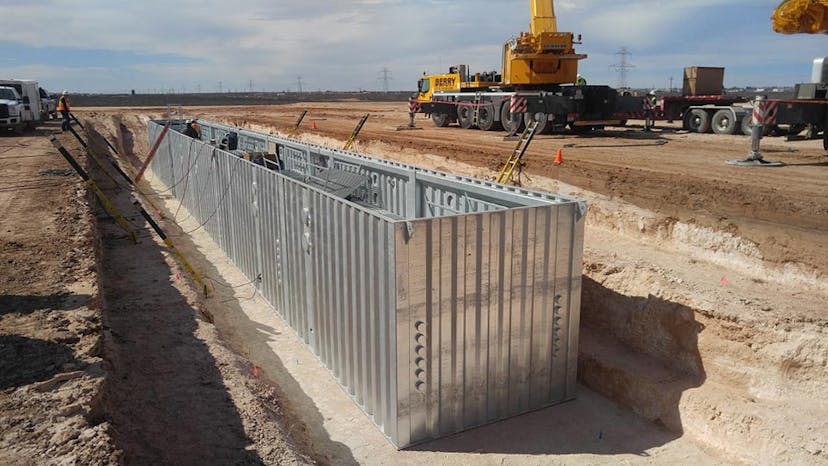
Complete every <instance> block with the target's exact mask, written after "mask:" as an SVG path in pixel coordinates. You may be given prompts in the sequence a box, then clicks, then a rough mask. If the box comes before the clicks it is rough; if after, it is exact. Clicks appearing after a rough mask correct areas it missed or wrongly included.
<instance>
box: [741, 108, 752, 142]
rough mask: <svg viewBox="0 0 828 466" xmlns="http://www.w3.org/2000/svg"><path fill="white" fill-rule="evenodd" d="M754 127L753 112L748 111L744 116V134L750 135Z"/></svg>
mask: <svg viewBox="0 0 828 466" xmlns="http://www.w3.org/2000/svg"><path fill="white" fill-rule="evenodd" d="M751 128H753V114H751V113H748V114H747V115H745V116H744V117H742V134H744V135H745V136H750V133H751V132H752V129H751Z"/></svg>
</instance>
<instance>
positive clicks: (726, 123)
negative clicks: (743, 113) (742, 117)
mask: <svg viewBox="0 0 828 466" xmlns="http://www.w3.org/2000/svg"><path fill="white" fill-rule="evenodd" d="M711 125H712V126H713V132H714V133H716V134H733V133H734V132H735V131H736V118H735V117H734V115H733V112H731V111H730V110H719V111H718V112H716V113H714V114H713V120H712V121H711Z"/></svg>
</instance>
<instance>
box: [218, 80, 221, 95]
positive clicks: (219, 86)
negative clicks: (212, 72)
mask: <svg viewBox="0 0 828 466" xmlns="http://www.w3.org/2000/svg"><path fill="white" fill-rule="evenodd" d="M218 91H219V94H221V81H219V85H218Z"/></svg>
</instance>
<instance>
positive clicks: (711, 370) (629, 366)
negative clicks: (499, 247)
mask: <svg viewBox="0 0 828 466" xmlns="http://www.w3.org/2000/svg"><path fill="white" fill-rule="evenodd" d="M401 107H402V106H399V105H391V104H377V103H337V104H311V105H306V106H300V105H291V106H281V107H257V108H255V109H251V108H245V107H223V108H208V107H205V108H195V109H188V112H189V113H190V114H198V115H200V116H205V117H206V116H209V117H211V118H214V119H219V120H223V121H226V122H232V123H237V124H240V125H243V126H247V127H251V128H253V129H263V130H266V131H274V132H277V131H285V130H287V129H288V128H289V127H290V125H291V124H292V122H293V121H294V120H295V118H296V116H297V114H298V113H299V111H300V109H301V108H309V109H310V111H311V113H310V115H309V119H308V120H307V121H306V125H310V122H311V121H315V122H316V124H317V127H318V129H317V130H316V131H303V132H302V133H301V134H300V137H301V138H303V139H306V140H309V141H313V142H321V143H326V144H328V145H332V146H340V145H341V144H342V141H344V140H345V139H346V138H347V135H348V134H349V133H350V130H351V129H352V127H353V125H354V124H355V123H356V119H357V118H358V117H359V115H360V114H361V113H364V112H368V113H371V114H372V118H371V119H370V120H369V123H368V124H367V125H366V127H365V129H364V130H363V133H362V136H361V137H360V140H359V142H358V146H357V147H358V149H359V150H360V151H362V152H365V153H368V154H371V155H375V156H380V157H386V158H392V159H395V160H401V161H404V162H409V163H416V164H418V165H423V166H428V167H431V168H437V169H441V170H447V171H452V172H457V173H464V174H470V175H473V176H478V177H491V176H493V174H494V171H495V170H496V169H497V168H498V164H499V162H500V161H501V160H502V159H503V158H504V157H505V155H507V154H508V153H509V152H510V151H511V149H512V147H513V144H514V143H513V142H504V141H502V138H501V135H500V134H495V133H481V132H476V131H462V130H460V129H457V128H443V129H437V128H433V127H432V126H431V124H430V122H422V121H420V122H419V124H420V125H421V126H423V127H424V129H422V130H419V131H405V132H397V131H395V127H396V126H397V125H402V124H404V123H405V121H406V114H405V113H404V110H403V109H402V108H401ZM84 115H85V116H86V117H88V118H91V119H93V120H94V121H95V122H96V125H99V126H100V128H101V130H102V132H103V133H104V134H106V135H108V136H111V137H112V138H113V139H117V140H118V147H119V149H120V151H121V152H122V153H123V154H124V155H125V156H126V158H134V157H132V156H131V155H132V154H135V155H137V156H142V154H146V151H147V147H146V146H147V143H146V140H145V134H144V133H143V132H142V131H144V128H145V116H146V115H160V111H159V110H157V109H130V110H123V109H121V110H103V109H89V110H87V111H86V112H84ZM121 123H123V124H121ZM763 147H765V151H766V157H767V158H773V159H780V160H783V161H785V162H787V163H789V166H788V167H785V168H782V169H774V170H771V169H746V168H734V167H729V166H725V165H724V164H723V161H724V160H726V159H733V158H741V157H743V156H744V155H745V153H746V151H747V139H746V138H743V137H736V136H727V137H725V136H715V135H695V134H682V133H681V132H677V131H675V130H674V129H666V130H662V131H659V132H656V133H655V134H653V135H644V134H643V133H640V132H638V131H634V130H632V131H631V130H629V129H627V130H624V129H619V130H608V131H606V132H602V133H597V134H594V135H590V136H589V137H575V136H571V135H545V136H541V137H539V139H538V140H537V141H535V142H534V143H533V146H532V148H531V149H530V152H529V154H528V158H527V167H526V170H525V172H524V174H525V175H528V177H527V176H524V178H523V181H524V184H525V185H527V186H529V187H532V188H536V189H544V190H549V191H553V192H561V193H567V194H572V195H577V196H579V197H583V198H585V199H587V200H588V201H589V203H590V213H589V216H588V225H587V233H586V242H585V247H586V251H585V264H584V296H583V305H582V326H581V335H582V339H581V347H580V354H579V377H580V379H581V381H582V383H583V384H584V385H585V388H584V389H583V390H582V395H581V397H580V398H579V400H578V401H576V402H574V403H569V404H565V405H561V406H558V407H554V408H550V409H549V410H544V411H539V412H537V413H535V414H532V415H528V416H522V417H519V418H516V419H513V420H510V421H507V422H504V423H499V424H495V425H492V426H488V427H485V428H481V429H476V430H473V431H470V432H467V433H464V434H460V435H458V436H455V437H452V438H450V439H445V440H441V441H438V442H432V443H430V444H426V445H425V446H423V447H421V448H418V449H416V450H413V451H406V452H396V451H395V450H393V448H391V447H390V445H389V444H388V443H387V442H386V441H385V440H384V439H383V438H382V437H381V436H380V435H379V433H378V432H377V431H376V430H375V429H374V428H373V427H372V426H371V425H370V423H369V422H368V421H367V420H366V419H365V418H364V416H362V415H361V414H360V412H359V411H358V409H357V408H356V407H355V406H354V405H353V403H352V402H351V401H350V399H349V398H348V397H347V396H346V395H345V394H344V393H342V391H341V390H339V389H338V388H336V385H335V383H334V382H333V380H332V378H331V377H330V375H328V374H327V372H325V371H324V369H322V368H321V367H320V366H319V364H318V362H317V361H316V359H315V358H314V357H313V356H312V355H310V354H309V353H308V352H307V350H306V349H305V348H304V347H303V346H302V345H301V344H300V343H299V342H298V340H297V339H296V338H295V337H294V336H293V334H292V332H291V331H290V330H289V329H287V328H286V327H284V325H283V324H282V323H281V321H279V320H278V319H277V318H275V314H274V313H273V311H272V310H271V309H269V308H268V307H267V306H266V305H265V304H264V303H262V302H260V301H258V297H257V296H256V295H255V294H254V293H252V291H253V290H252V289H251V288H250V287H247V288H246V287H245V286H239V287H238V288H228V287H227V286H233V285H241V284H244V283H245V282H246V281H247V280H245V279H244V277H242V276H240V275H237V271H235V270H234V269H233V268H232V267H229V266H228V265H227V264H226V260H224V259H223V257H222V256H221V255H220V254H218V252H217V251H215V247H214V246H211V244H210V243H209V241H206V240H205V239H204V238H200V237H199V236H198V235H194V236H193V237H183V236H179V235H178V234H177V233H176V234H174V235H173V238H174V241H176V242H177V244H179V245H180V247H181V248H182V249H184V250H185V251H186V252H187V254H188V256H189V257H191V258H192V260H194V262H195V263H197V267H198V268H200V270H203V271H205V273H207V274H209V275H210V276H211V277H212V279H213V280H214V281H216V282H221V283H224V284H225V286H217V287H216V289H217V290H220V292H219V293H217V297H216V298H215V299H208V300H205V299H202V298H201V297H200V296H199V295H198V293H197V292H196V291H193V290H194V288H192V287H191V284H189V283H187V279H186V274H182V273H181V272H180V270H178V269H177V266H176V265H175V263H174V261H172V260H171V259H170V257H169V254H168V252H167V251H164V250H163V249H161V248H160V247H159V245H158V243H157V242H155V241H149V236H146V237H144V238H142V245H139V246H142V248H140V249H139V251H138V252H135V250H134V249H133V248H134V247H129V248H126V247H125V246H124V245H123V244H121V243H123V239H122V238H120V239H119V238H118V237H117V236H116V230H112V225H111V224H102V226H101V228H102V231H103V232H104V233H105V234H104V236H103V237H102V238H103V248H102V260H101V262H102V267H103V270H104V271H105V273H103V274H102V277H104V278H103V280H102V283H103V296H104V298H106V299H105V302H106V305H105V306H104V308H103V313H102V318H103V320H104V325H105V326H107V327H109V328H111V329H115V332H114V333H111V332H110V333H107V338H106V339H105V340H106V342H107V345H105V348H106V349H107V351H108V352H107V354H111V355H112V356H111V359H110V360H109V363H110V364H112V366H111V367H110V370H111V372H112V373H114V374H117V376H116V377H110V378H109V379H108V380H111V381H112V384H111V385H110V384H109V383H107V386H106V387H105V390H104V392H105V393H106V394H107V397H106V400H108V402H107V403H104V406H105V407H107V408H108V409H109V412H110V413H111V415H110V417H109V418H107V421H108V422H110V423H111V428H110V429H108V430H107V431H108V432H111V433H112V437H113V439H114V441H115V443H116V446H118V447H120V449H121V450H122V451H123V454H124V457H125V458H127V459H133V460H134V462H165V461H170V460H171V459H172V458H175V457H181V458H186V459H188V460H193V461H207V462H209V459H210V458H218V459H220V460H226V461H233V460H240V461H252V462H259V461H262V462H281V461H284V460H285V459H289V460H290V461H299V462H301V461H306V460H311V461H313V460H316V461H321V462H328V461H330V462H333V463H349V462H353V461H361V462H367V463H372V462H373V463H389V462H403V463H408V462H422V461H430V462H434V463H455V464H460V463H468V462H483V463H486V464H490V463H500V462H505V463H516V464H534V463H550V462H551V463H555V462H565V463H605V462H612V463H615V462H619V461H620V462H670V463H675V462H680V463H689V462H699V461H703V462H705V463H708V462H714V461H716V462H718V461H723V460H727V461H731V462H746V463H756V462H765V461H772V462H792V463H800V464H814V463H825V462H828V444H826V442H828V441H827V440H826V439H828V425H827V424H826V422H825V421H824V419H825V418H826V414H828V405H826V402H825V401H824V396H823V394H824V393H825V390H826V389H828V350H827V349H826V341H828V340H826V338H825V332H826V330H828V320H827V319H826V314H825V302H828V299H826V298H828V284H826V264H828V259H826V257H828V255H827V254H826V252H828V249H826V246H827V245H828V235H827V234H826V233H828V231H826V230H828V190H826V189H825V188H826V184H828V181H826V177H825V175H826V171H825V170H826V166H828V160H826V158H825V157H824V151H823V150H822V149H821V142H817V141H799V142H794V143H786V142H784V141H782V140H780V139H767V140H765V141H764V142H763ZM558 148H563V151H564V159H565V163H564V164H563V165H562V166H560V167H556V166H553V165H552V164H551V163H550V161H551V159H552V157H553V154H554V151H555V150H557V149H558ZM2 155H3V154H0V156H2ZM125 192H126V191H124V193H125ZM161 201H162V199H159V204H162V202H161ZM163 201H165V202H169V201H171V200H170V199H163ZM121 202H126V199H121ZM176 205H177V203H176ZM167 213H168V217H169V216H170V215H169V213H170V212H169V211H168V212H167ZM173 213H174V212H173ZM181 217H182V218H184V217H186V215H182V216H181ZM164 225H165V227H166V228H168V229H169V230H170V231H172V232H176V231H178V229H177V227H176V226H175V225H174V224H173V223H172V222H169V221H168V222H165V223H164ZM105 228H109V230H106V229H105ZM107 232H108V234H107ZM107 238H109V240H107ZM133 255H135V256H137V257H139V258H142V260H141V261H140V262H139V264H140V265H132V267H133V270H140V271H141V273H140V274H138V275H140V277H141V279H140V280H136V279H134V278H133V279H132V281H131V282H130V281H126V282H120V281H119V280H113V279H112V278H107V277H117V276H118V275H117V274H116V273H115V271H118V272H124V271H125V270H130V269H129V267H130V265H126V266H125V264H130V260H131V259H130V258H131V257H132V256H133ZM108 256H109V257H110V258H109V259H107V257H108ZM223 261H224V262H223ZM162 262H164V264H162ZM126 275H129V276H131V274H126ZM144 275H146V277H152V278H144ZM176 277H178V278H179V279H180V280H176ZM148 280H157V282H156V281H152V282H149V281H148ZM150 287H153V289H155V288H157V289H158V292H159V296H158V297H157V298H156V297H155V296H153V295H152V294H148V293H145V292H141V291H140V290H145V289H148V288H150ZM108 290H113V291H111V292H110V291H108ZM136 290H139V291H136ZM248 293H249V294H248ZM112 303H114V304H112ZM110 304H111V305H110ZM124 310H127V312H124ZM133 310H134V311H137V312H130V311H133ZM169 310H173V311H176V310H179V311H180V312H179V313H178V314H181V315H179V316H170V315H168V314H169V312H162V311H169ZM210 321H212V322H213V323H214V324H215V326H213V325H210ZM0 329H2V328H0ZM110 334H111V338H110ZM143 339H148V340H149V341H143ZM222 341H223V342H225V344H222ZM179 347H180V348H181V350H178V348H179ZM228 347H229V348H231V349H232V351H230V350H229V349H228ZM170 348H176V350H175V351H170ZM139 354H140V355H141V356H140V357H136V355H139ZM254 366H255V367H258V368H261V370H260V371H258V375H259V377H258V380H254V378H253V377H251V375H250V373H251V370H250V369H251V368H252V367H254ZM251 381H253V382H256V383H254V384H253V385H251V384H250V382H251ZM116 382H117V383H116ZM181 386H186V387H187V392H184V393H181V390H180V387H181ZM263 393H269V395H263ZM200 397H203V398H204V399H206V400H210V406H211V407H214V409H217V410H218V415H217V416H213V417H212V418H211V416H208V415H207V413H206V412H205V407H204V406H198V405H195V404H194V403H193V402H192V401H191V400H192V399H193V398H196V399H199V398H200ZM223 398H224V399H225V400H228V401H226V402H224V403H223V402H222V399H223ZM248 402H249V403H248ZM121 405H123V407H122V406H121ZM231 405H232V406H231ZM274 407H275V408H274ZM144 409H146V413H144V411H143V410H144ZM181 416H189V417H185V418H183V419H184V422H179V421H180V420H181ZM213 418H215V419H216V420H217V422H219V423H222V424H221V425H222V426H225V425H226V426H228V427H227V429H226V432H222V433H216V432H214V430H216V429H215V428H213V427H215V425H216V424H209V422H211V419H213ZM196 422H207V423H208V424H207V426H205V427H201V426H192V425H191V424H192V423H196ZM132 423H137V424H138V425H142V426H144V428H141V429H135V428H132V426H131V424H132ZM185 424H186V427H185V426H184V425H185ZM607 426H609V427H607ZM245 438H246V439H247V440H245ZM172 439H175V440H176V441H173V440H172ZM213 441H217V442H218V444H220V445H223V446H226V448H223V447H222V448H220V447H218V446H216V445H217V443H216V442H213ZM182 443H192V444H193V445H198V450H199V451H195V452H193V451H189V450H187V449H186V448H183V447H181V446H180V445H181V444H182ZM274 444H275V445H276V447H275V449H274V450H272V451H267V450H265V446H266V445H274ZM156 445H157V446H156ZM211 447H212V449H211V450H210V448H211ZM205 448H206V449H208V451H209V453H206V452H201V451H200V450H201V449H205ZM0 451H5V450H3V449H0ZM180 455H185V456H180ZM186 455H189V456H186ZM0 458H2V456H0Z"/></svg>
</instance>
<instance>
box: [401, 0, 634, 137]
mask: <svg viewBox="0 0 828 466" xmlns="http://www.w3.org/2000/svg"><path fill="white" fill-rule="evenodd" d="M529 6H530V11H531V21H530V23H529V32H521V33H520V34H519V35H518V36H515V37H512V38H510V39H509V40H508V41H506V43H505V44H504V45H503V67H502V69H501V71H500V72H496V71H490V72H486V73H475V74H474V75H472V74H470V73H469V72H468V70H467V67H466V66H465V65H457V66H452V67H450V68H449V72H448V73H446V74H436V75H426V74H423V76H422V78H421V79H420V81H419V83H418V94H417V98H416V103H417V104H419V109H420V112H422V113H426V114H430V115H431V119H432V121H433V122H434V124H435V125H436V126H448V125H449V124H451V123H452V122H454V121H456V122H457V123H458V124H459V125H460V126H461V127H463V128H466V129H468V128H479V129H482V130H486V131H493V130H500V129H504V128H505V129H506V130H507V131H509V132H510V133H512V134H514V133H515V132H517V131H519V130H521V129H522V127H523V125H524V124H529V123H533V122H537V123H538V127H537V128H536V132H542V131H543V130H544V129H545V128H552V127H563V126H565V125H569V126H570V127H572V128H573V129H589V128H591V127H596V126H603V125H608V124H618V123H619V122H620V121H618V120H617V119H615V118H614V116H613V114H614V112H615V98H616V96H617V93H616V92H615V90H614V89H612V88H610V87H608V86H587V85H585V84H584V83H583V82H579V78H580V77H579V75H578V61H579V60H583V59H585V58H586V57H587V56H586V55H584V54H579V53H576V52H575V49H574V46H575V45H576V44H580V43H581V42H580V36H578V38H577V40H576V38H575V36H574V34H573V33H571V32H560V31H558V25H557V18H556V17H555V7H554V4H553V2H552V0H530V1H529Z"/></svg>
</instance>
